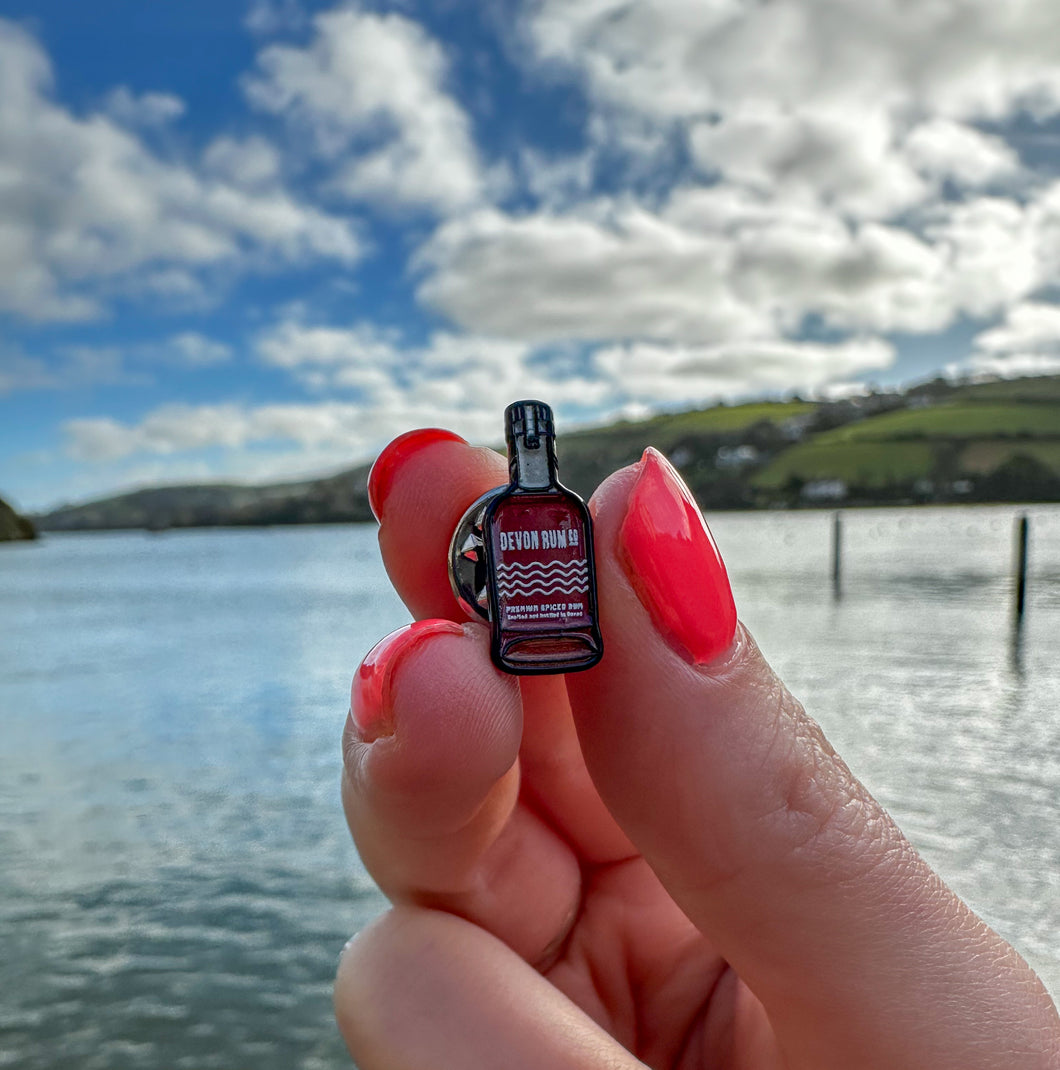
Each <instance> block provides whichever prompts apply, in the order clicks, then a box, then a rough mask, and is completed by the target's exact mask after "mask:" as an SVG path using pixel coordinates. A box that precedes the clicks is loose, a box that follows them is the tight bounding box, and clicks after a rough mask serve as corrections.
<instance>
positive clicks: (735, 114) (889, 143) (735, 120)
mask: <svg viewBox="0 0 1060 1070" xmlns="http://www.w3.org/2000/svg"><path fill="white" fill-rule="evenodd" d="M690 140H691V147H692V152H693V156H694V157H695V159H696V160H697V162H698V163H699V165H700V166H701V167H702V168H703V169H704V170H706V171H708V172H711V171H714V172H717V173H719V174H721V175H722V176H723V177H724V178H725V179H727V180H728V181H730V182H734V183H736V184H738V185H742V186H746V187H749V188H751V189H754V190H757V191H761V192H764V193H768V194H770V195H771V196H773V197H774V198H776V199H777V200H778V201H785V200H795V201H801V202H809V203H813V202H814V201H820V202H821V203H822V204H824V205H828V206H831V207H834V208H836V209H838V210H839V211H842V212H844V213H846V214H849V215H852V216H856V217H859V218H871V219H876V218H886V217H888V216H891V215H893V214H895V213H896V212H899V211H902V210H903V209H905V208H908V207H910V206H912V205H915V204H917V203H919V202H920V201H922V200H923V199H924V197H925V196H926V195H927V193H928V187H927V186H926V184H925V183H924V182H923V180H922V179H921V178H920V176H918V175H917V174H916V173H915V171H914V170H913V168H912V167H910V165H909V163H908V162H907V161H906V160H905V159H903V158H902V157H901V156H900V155H899V154H898V153H896V152H895V151H894V129H893V124H892V122H891V120H890V117H889V116H888V115H887V114H886V113H882V112H878V111H876V112H874V111H868V112H861V111H858V110H856V109H854V108H851V107H849V106H847V105H845V104H844V105H842V106H838V107H832V108H828V109H815V110H809V109H807V110H804V111H802V112H795V113H794V114H793V113H792V111H791V109H790V108H789V107H788V106H787V105H786V104H785V102H783V101H779V100H778V101H770V102H768V103H767V102H762V101H757V102H754V103H751V104H749V105H736V106H734V107H733V108H732V109H731V110H729V111H728V112H727V113H726V114H725V115H724V116H723V117H722V118H721V119H720V120H718V121H716V122H711V123H698V124H696V125H694V126H693V127H692V130H691V134H690Z"/></svg>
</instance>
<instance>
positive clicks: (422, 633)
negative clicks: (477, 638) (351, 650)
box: [350, 620, 464, 743]
mask: <svg viewBox="0 0 1060 1070" xmlns="http://www.w3.org/2000/svg"><path fill="white" fill-rule="evenodd" d="M463 634H464V632H463V629H462V628H461V627H460V625H459V624H455V623H454V622H453V621H451V620H418V621H415V622H413V623H412V624H406V625H405V627H404V628H398V630H397V631H396V632H391V633H390V634H389V635H388V636H387V637H386V638H385V639H380V640H379V642H378V643H376V644H375V646H374V647H372V649H371V650H369V651H368V653H367V655H366V656H365V659H364V661H362V662H361V664H360V667H359V668H358V669H357V672H356V674H355V675H354V677H353V687H352V688H351V690H350V717H351V719H352V720H353V723H354V725H355V726H356V728H357V732H358V734H359V735H360V737H361V739H362V740H363V741H364V742H365V743H371V742H372V741H373V740H376V739H379V738H380V737H382V736H389V735H393V733H394V723H393V710H392V708H391V707H392V703H391V700H390V679H391V677H392V676H393V675H394V667H395V666H396V665H397V664H398V662H399V661H401V659H402V658H403V657H405V655H406V654H408V652H409V651H410V650H412V649H413V648H415V647H417V646H419V645H420V643H422V642H423V640H424V639H426V638H427V637H428V636H430V635H463Z"/></svg>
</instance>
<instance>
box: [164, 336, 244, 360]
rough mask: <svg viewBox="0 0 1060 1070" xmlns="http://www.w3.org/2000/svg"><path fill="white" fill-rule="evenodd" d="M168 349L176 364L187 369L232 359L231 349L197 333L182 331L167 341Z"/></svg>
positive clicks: (222, 343)
mask: <svg viewBox="0 0 1060 1070" xmlns="http://www.w3.org/2000/svg"><path fill="white" fill-rule="evenodd" d="M165 348H166V349H168V350H169V351H170V352H171V353H172V355H173V357H174V358H175V359H176V361H177V362H179V363H180V364H183V365H185V366H188V367H194V368H202V367H209V366H213V365H215V364H224V363H225V362H226V361H229V360H231V359H232V347H231V346H229V345H226V344H225V343H224V342H218V341H216V340H214V339H213V338H207V337H206V335H204V334H199V333H198V331H182V332H181V333H180V334H175V335H173V337H172V338H170V339H169V342H168V344H167V346H166V347H165Z"/></svg>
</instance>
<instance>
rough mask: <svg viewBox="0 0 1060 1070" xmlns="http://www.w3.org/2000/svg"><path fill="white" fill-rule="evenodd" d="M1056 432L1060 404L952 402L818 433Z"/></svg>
mask: <svg viewBox="0 0 1060 1070" xmlns="http://www.w3.org/2000/svg"><path fill="white" fill-rule="evenodd" d="M1017 435H1055V436H1056V437H1057V438H1060V406H1057V405H1011V404H1008V405H1005V404H999V405H989V404H980V403H978V402H959V401H958V402H951V403H948V404H945V405H935V406H931V407H929V408H922V409H906V410H904V411H902V412H890V413H887V414H885V415H883V416H876V417H873V418H872V419H869V420H863V421H861V422H859V423H854V424H848V425H847V426H845V427H840V428H837V429H836V430H835V431H828V432H825V433H824V434H822V435H818V436H817V441H818V442H820V443H821V444H822V445H823V444H825V443H826V442H828V443H833V442H865V441H892V442H893V441H899V440H902V439H911V438H986V437H991V438H999V437H1014V436H1017Z"/></svg>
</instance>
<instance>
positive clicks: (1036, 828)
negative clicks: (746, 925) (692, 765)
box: [0, 506, 1060, 1070]
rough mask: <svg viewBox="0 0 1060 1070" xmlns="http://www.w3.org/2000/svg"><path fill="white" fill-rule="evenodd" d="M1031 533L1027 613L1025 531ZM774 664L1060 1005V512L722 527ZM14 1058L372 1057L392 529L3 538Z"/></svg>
mask: <svg viewBox="0 0 1060 1070" xmlns="http://www.w3.org/2000/svg"><path fill="white" fill-rule="evenodd" d="M1019 512H1025V513H1026V514H1027V515H1028V516H1029V518H1030V530H1031V547H1030V573H1029V588H1028V597H1027V613H1026V617H1025V621H1024V625H1023V627H1022V629H1021V630H1020V632H1019V633H1017V632H1015V631H1014V629H1013V627H1012V607H1011V603H1012V561H1013V525H1014V521H1015V517H1016V515H1017V513H1019ZM711 524H712V528H713V530H714V532H715V535H716V537H717V540H718V543H719V545H720V547H721V550H722V552H723V554H724V556H725V558H726V561H727V563H728V565H729V571H730V574H731V577H732V581H733V588H734V590H735V593H736V600H737V605H738V606H739V608H740V611H741V616H742V617H743V619H744V620H745V621H746V622H747V624H748V625H749V626H750V628H751V630H752V632H754V634H755V636H756V638H757V639H758V641H759V643H760V644H761V646H762V647H763V649H764V650H765V652H766V654H767V656H768V657H769V658H770V660H771V661H772V662H773V664H774V665H775V666H776V668H777V669H778V671H779V672H780V674H781V675H782V676H783V677H784V678H785V679H786V680H787V682H788V684H789V685H790V686H791V688H792V689H793V690H794V692H795V693H796V694H797V695H799V697H800V698H802V699H803V701H804V702H805V703H806V705H807V707H808V708H809V710H810V711H811V713H813V714H814V716H816V718H817V719H818V720H819V721H820V722H821V723H822V724H823V726H824V728H825V731H826V732H827V734H828V735H829V737H830V738H831V740H832V742H833V743H834V744H835V745H836V746H837V748H838V749H839V750H840V752H841V753H842V754H843V755H844V757H845V758H846V759H847V760H848V762H849V763H850V765H851V766H852V767H853V768H854V770H855V772H857V773H858V775H859V776H860V777H861V779H862V780H864V781H865V782H866V783H867V785H868V786H869V788H870V790H872V791H873V792H874V794H876V796H877V797H878V798H880V799H881V800H882V801H883V802H884V804H885V805H886V806H888V808H889V809H890V810H891V811H892V812H893V813H894V815H895V816H896V817H897V819H898V821H899V823H900V824H901V825H902V826H903V827H904V829H905V830H906V832H907V833H908V834H909V836H910V837H911V838H912V840H913V841H914V843H915V844H916V845H917V846H918V847H919V848H920V850H921V851H922V852H923V854H925V855H926V856H927V858H928V859H929V860H930V861H931V863H932V864H933V865H934V866H935V867H936V868H937V869H938V870H939V871H940V872H941V873H942V875H943V876H944V878H945V879H946V880H947V881H948V882H949V883H950V884H951V885H952V886H953V887H955V888H956V889H957V891H958V892H959V893H960V894H961V895H963V896H964V898H965V899H966V900H968V901H969V902H970V903H971V905H972V906H973V907H974V908H975V909H976V910H977V911H978V912H979V913H980V914H981V915H983V916H984V917H985V918H986V919H987V920H988V921H989V922H990V923H991V924H992V925H993V926H994V927H995V928H997V929H998V930H999V931H1000V932H1002V933H1003V934H1004V935H1005V936H1006V937H1007V938H1008V939H1009V940H1011V941H1012V942H1013V943H1014V944H1015V945H1016V947H1017V948H1018V949H1019V950H1020V951H1021V952H1022V953H1023V954H1024V955H1025V956H1026V957H1027V958H1028V959H1029V960H1030V961H1031V963H1032V964H1033V965H1034V966H1035V967H1036V968H1037V969H1038V971H1039V973H1040V974H1041V975H1042V977H1043V978H1044V979H1045V981H1046V984H1047V985H1048V986H1049V987H1050V989H1051V990H1052V992H1053V994H1054V996H1055V995H1057V994H1058V993H1060V508H1058V507H1052V506H1047V507H1033V508H1028V509H1026V510H1015V509H1012V508H1007V507H987V508H963V507H961V508H946V509H928V508H923V509H917V510H850V511H846V512H844V513H843V544H844V549H845V555H844V563H843V565H844V567H843V585H842V595H841V597H839V598H836V597H835V596H834V593H833V591H832V587H831V563H830V549H829V544H830V537H831V525H832V518H831V515H830V514H828V513H823V512H798V513H753V514H722V515H719V516H716V517H712V518H711ZM0 610H2V624H0V1067H19V1068H26V1070H37V1068H49V1070H50V1068H58V1067H70V1066H77V1067H80V1068H82V1070H93V1068H101V1070H102V1068H106V1070H123V1068H158V1070H161V1068H166V1070H168V1068H178V1067H188V1068H196V1070H198V1068H209V1067H224V1068H237V1067H248V1066H255V1067H257V1068H260V1070H271V1068H273V1067H276V1068H280V1067H283V1068H303V1070H319V1068H323V1067H344V1066H350V1065H351V1064H350V1061H349V1058H348V1056H347V1055H346V1053H345V1049H344V1047H343V1045H342V1042H341V1040H340V1039H339V1037H338V1034H337V1032H336V1030H335V1027H334V1025H333V1023H332V1018H331V980H332V975H333V972H334V968H335V964H336V960H337V957H338V954H339V951H340V949H341V947H342V945H343V943H344V942H345V940H346V939H347V937H348V936H349V935H350V934H351V933H353V932H354V931H356V930H357V929H358V928H359V927H361V926H362V925H364V924H365V923H366V922H367V921H368V920H369V919H371V918H372V917H374V916H375V915H376V914H377V913H378V912H379V911H380V910H382V909H383V907H384V901H383V899H382V897H381V896H380V895H379V893H378V892H377V891H376V890H375V888H374V887H373V885H372V882H371V880H370V879H369V878H368V876H367V875H366V874H365V872H364V869H363V868H362V866H361V865H360V863H359V861H358V859H357V856H356V853H355V851H354V849H353V847H352V846H351V844H350V842H349V840H348V836H347V833H346V830H345V825H344V823H343V819H342V815H341V810H340V806H339V800H338V778H339V762H340V758H339V736H340V733H341V730H342V724H343V720H344V718H345V714H346V708H347V700H348V688H349V679H350V677H351V675H352V672H353V670H354V669H355V667H356V665H357V663H358V661H359V660H360V658H361V656H362V655H363V654H364V652H365V651H366V650H367V649H368V647H369V646H370V645H371V644H372V643H373V642H374V641H375V639H377V638H379V637H380V636H381V635H383V634H384V633H386V632H387V631H389V630H391V629H392V628H395V627H397V626H399V625H400V624H403V623H405V621H406V620H407V616H406V612H405V610H404V608H403V607H402V605H401V603H400V602H399V601H398V599H397V597H396V596H395V595H394V594H393V592H392V591H391V589H390V587H389V585H388V583H387V580H386V577H385V575H384V573H383V570H382V567H381V565H380V563H379V560H378V555H377V552H376V545H375V531H374V528H371V527H368V526H342V527H326V528H324V527H321V528H277V529H267V530H223V531H188V532H172V533H166V534H163V535H149V534H143V533H118V534H92V535H62V536H59V535H54V536H49V537H47V538H45V539H44V540H42V541H41V542H40V543H39V544H36V545H9V546H4V547H0Z"/></svg>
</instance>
